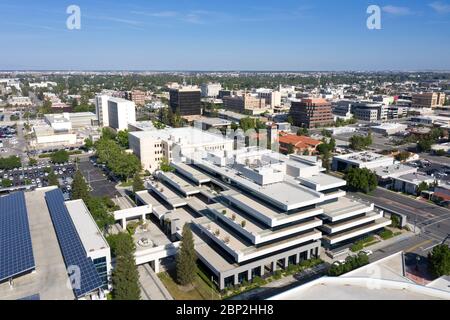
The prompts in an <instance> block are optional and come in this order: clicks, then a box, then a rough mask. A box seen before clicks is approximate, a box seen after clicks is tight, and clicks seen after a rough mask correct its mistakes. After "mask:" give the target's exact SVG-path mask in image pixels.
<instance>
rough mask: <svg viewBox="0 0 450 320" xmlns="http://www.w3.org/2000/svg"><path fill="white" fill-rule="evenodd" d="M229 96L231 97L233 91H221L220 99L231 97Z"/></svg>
mask: <svg viewBox="0 0 450 320" xmlns="http://www.w3.org/2000/svg"><path fill="white" fill-rule="evenodd" d="M229 96H231V90H226V89H222V90H219V95H218V98H219V99H223V98H224V97H229Z"/></svg>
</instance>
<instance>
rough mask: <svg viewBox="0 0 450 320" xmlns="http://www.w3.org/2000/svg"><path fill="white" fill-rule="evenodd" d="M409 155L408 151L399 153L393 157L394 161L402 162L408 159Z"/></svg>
mask: <svg viewBox="0 0 450 320" xmlns="http://www.w3.org/2000/svg"><path fill="white" fill-rule="evenodd" d="M410 156H411V153H410V152H408V151H401V152H399V153H398V154H397V155H396V156H395V160H397V161H400V162H403V161H406V160H408V159H409V157H410Z"/></svg>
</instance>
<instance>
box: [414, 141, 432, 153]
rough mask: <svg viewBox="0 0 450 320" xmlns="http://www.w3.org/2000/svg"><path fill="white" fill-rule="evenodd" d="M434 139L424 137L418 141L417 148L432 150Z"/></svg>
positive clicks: (425, 150) (426, 150) (421, 150)
mask: <svg viewBox="0 0 450 320" xmlns="http://www.w3.org/2000/svg"><path fill="white" fill-rule="evenodd" d="M433 143H434V141H433V140H431V139H430V138H422V139H420V140H419V142H417V150H419V151H420V152H428V151H430V150H431V146H432V145H433Z"/></svg>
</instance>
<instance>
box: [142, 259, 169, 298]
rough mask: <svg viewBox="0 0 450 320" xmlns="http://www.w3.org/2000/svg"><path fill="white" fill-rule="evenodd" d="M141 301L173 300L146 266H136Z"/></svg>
mask: <svg viewBox="0 0 450 320" xmlns="http://www.w3.org/2000/svg"><path fill="white" fill-rule="evenodd" d="M138 271H139V285H140V287H141V299H142V300H173V298H172V296H171V295H170V293H169V291H168V290H167V289H166V287H165V286H164V284H163V283H162V282H161V280H159V278H158V276H157V275H156V274H155V272H154V271H153V270H152V269H151V268H150V266H149V265H148V264H144V265H140V266H138Z"/></svg>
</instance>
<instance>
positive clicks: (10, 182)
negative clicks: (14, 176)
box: [2, 179, 12, 188]
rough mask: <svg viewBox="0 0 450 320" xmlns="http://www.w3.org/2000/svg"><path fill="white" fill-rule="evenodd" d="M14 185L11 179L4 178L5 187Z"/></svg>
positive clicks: (3, 185)
mask: <svg viewBox="0 0 450 320" xmlns="http://www.w3.org/2000/svg"><path fill="white" fill-rule="evenodd" d="M11 186H12V181H11V180H9V179H3V180H2V187H3V188H9V187H11Z"/></svg>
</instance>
